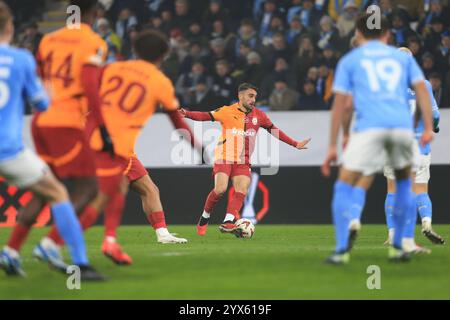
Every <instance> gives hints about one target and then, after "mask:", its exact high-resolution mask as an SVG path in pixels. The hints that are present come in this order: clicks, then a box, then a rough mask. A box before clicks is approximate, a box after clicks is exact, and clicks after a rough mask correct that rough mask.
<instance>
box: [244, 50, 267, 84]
mask: <svg viewBox="0 0 450 320" xmlns="http://www.w3.org/2000/svg"><path fill="white" fill-rule="evenodd" d="M265 74H266V70H265V67H264V65H263V64H262V60H261V56H260V55H259V53H257V52H255V51H252V52H250V53H249V54H248V55H247V66H246V67H245V69H244V74H243V81H244V82H248V83H251V84H253V85H255V86H257V87H258V88H259V87H260V86H261V82H262V79H263V78H264V75H265Z"/></svg>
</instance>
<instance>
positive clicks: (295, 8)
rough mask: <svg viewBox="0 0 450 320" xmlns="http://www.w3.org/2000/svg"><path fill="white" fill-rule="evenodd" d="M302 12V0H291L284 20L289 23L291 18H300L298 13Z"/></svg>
mask: <svg viewBox="0 0 450 320" xmlns="http://www.w3.org/2000/svg"><path fill="white" fill-rule="evenodd" d="M301 12H302V0H291V6H290V8H289V9H288V11H287V15H286V21H287V23H289V24H291V22H292V20H293V19H295V18H297V19H299V20H300V13H301Z"/></svg>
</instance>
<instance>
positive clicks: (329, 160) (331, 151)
mask: <svg viewBox="0 0 450 320" xmlns="http://www.w3.org/2000/svg"><path fill="white" fill-rule="evenodd" d="M336 161H337V150H336V146H330V147H329V148H328V154H327V157H326V158H325V161H324V162H323V164H322V167H320V171H321V172H322V174H323V175H324V176H325V177H329V176H330V173H331V169H330V168H331V164H333V163H335V162H336Z"/></svg>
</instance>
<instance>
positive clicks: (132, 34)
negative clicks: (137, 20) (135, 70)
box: [122, 25, 140, 60]
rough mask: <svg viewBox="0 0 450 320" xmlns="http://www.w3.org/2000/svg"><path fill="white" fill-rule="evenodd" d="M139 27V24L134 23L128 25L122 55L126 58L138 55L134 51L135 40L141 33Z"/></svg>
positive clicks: (134, 57) (133, 57)
mask: <svg viewBox="0 0 450 320" xmlns="http://www.w3.org/2000/svg"><path fill="white" fill-rule="evenodd" d="M139 31H140V30H139V28H138V26H137V25H132V26H130V27H128V29H127V32H126V36H125V37H124V39H123V42H122V56H123V57H124V58H125V59H126V60H130V59H136V56H135V54H134V52H133V41H134V39H136V37H137V36H138V34H139Z"/></svg>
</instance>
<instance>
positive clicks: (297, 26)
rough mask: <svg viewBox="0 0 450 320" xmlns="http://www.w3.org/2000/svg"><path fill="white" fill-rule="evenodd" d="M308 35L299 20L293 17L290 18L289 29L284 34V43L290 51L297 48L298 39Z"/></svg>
mask: <svg viewBox="0 0 450 320" xmlns="http://www.w3.org/2000/svg"><path fill="white" fill-rule="evenodd" d="M308 33H309V31H308V30H307V29H306V27H304V26H303V25H302V23H301V22H300V18H298V17H294V18H292V20H291V22H290V24H289V29H288V30H287V32H286V42H287V44H288V45H289V47H291V48H292V49H293V48H298V42H299V39H300V38H301V37H302V36H304V35H306V34H308Z"/></svg>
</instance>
